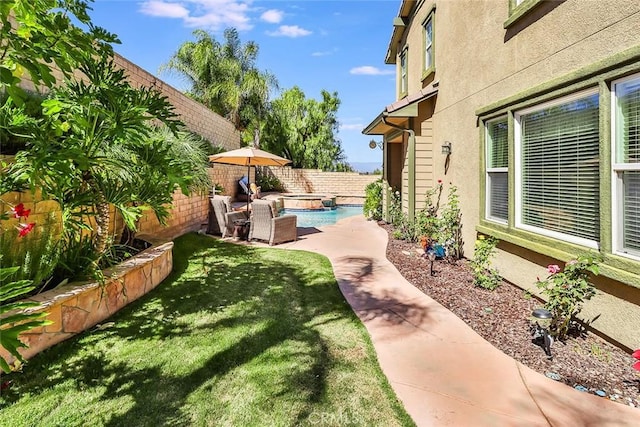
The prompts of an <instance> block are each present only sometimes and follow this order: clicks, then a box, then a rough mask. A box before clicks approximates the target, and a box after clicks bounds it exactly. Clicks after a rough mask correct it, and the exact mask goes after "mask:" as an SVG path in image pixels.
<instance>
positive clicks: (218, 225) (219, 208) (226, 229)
mask: <svg viewBox="0 0 640 427" xmlns="http://www.w3.org/2000/svg"><path fill="white" fill-rule="evenodd" d="M209 200H210V203H211V209H210V211H209V227H208V228H207V233H209V234H221V235H222V238H225V237H227V236H230V235H232V234H233V229H234V224H233V221H235V220H241V219H247V215H246V213H245V212H235V211H234V210H233V209H232V208H231V197H229V196H213V197H211V198H210V199H209ZM212 211H213V212H212Z"/></svg>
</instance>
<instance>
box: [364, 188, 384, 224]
mask: <svg viewBox="0 0 640 427" xmlns="http://www.w3.org/2000/svg"><path fill="white" fill-rule="evenodd" d="M383 188H384V181H383V180H382V178H380V179H377V180H375V181H373V182H371V183H369V184H367V186H366V187H365V188H364V194H365V196H364V206H363V207H362V212H363V213H364V216H365V217H366V218H368V219H372V220H374V221H379V220H381V219H382V189H383Z"/></svg>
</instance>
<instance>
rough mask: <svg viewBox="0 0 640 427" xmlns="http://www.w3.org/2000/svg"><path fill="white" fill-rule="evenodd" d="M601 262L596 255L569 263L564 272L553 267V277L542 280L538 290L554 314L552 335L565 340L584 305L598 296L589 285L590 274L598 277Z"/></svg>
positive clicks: (547, 307) (549, 267) (550, 275)
mask: <svg viewBox="0 0 640 427" xmlns="http://www.w3.org/2000/svg"><path fill="white" fill-rule="evenodd" d="M598 262H599V260H598V259H597V258H596V257H594V256H593V255H592V254H588V255H583V256H579V257H578V259H577V260H571V261H569V262H568V263H567V264H566V265H565V267H564V271H562V272H561V271H560V267H559V266H557V265H555V264H551V265H549V266H548V267H547V270H548V271H549V276H548V277H547V278H546V279H545V280H540V279H538V280H537V282H536V286H537V287H538V288H539V289H540V290H541V292H542V294H544V295H546V296H547V297H548V302H547V303H546V304H545V308H546V309H547V310H549V311H550V312H551V315H552V320H551V328H550V333H551V335H553V336H554V337H555V338H557V339H562V338H563V337H564V336H565V335H566V334H567V332H568V331H569V327H570V324H571V319H572V318H573V317H575V316H577V315H578V313H580V311H581V310H582V304H583V303H584V301H587V300H589V299H591V297H592V296H594V295H595V293H596V292H595V288H594V287H593V285H592V284H591V283H589V281H588V278H589V273H592V274H598V272H599V269H598Z"/></svg>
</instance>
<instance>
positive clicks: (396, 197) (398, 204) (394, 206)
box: [389, 187, 406, 227]
mask: <svg viewBox="0 0 640 427" xmlns="http://www.w3.org/2000/svg"><path fill="white" fill-rule="evenodd" d="M389 191H390V192H391V199H390V200H389V222H390V223H391V224H393V225H394V226H395V227H398V226H400V225H401V223H402V222H403V221H404V220H406V215H405V214H404V213H403V212H402V196H401V195H400V191H399V190H397V189H394V188H391V187H389Z"/></svg>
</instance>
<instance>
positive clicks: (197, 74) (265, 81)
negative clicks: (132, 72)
mask: <svg viewBox="0 0 640 427" xmlns="http://www.w3.org/2000/svg"><path fill="white" fill-rule="evenodd" d="M193 34H194V35H195V37H196V41H189V42H186V43H184V44H183V45H182V46H180V48H179V49H178V51H177V52H176V53H175V54H174V55H173V57H172V58H171V59H170V60H169V62H168V63H167V64H165V65H164V66H163V67H162V69H164V70H172V71H174V72H176V73H178V74H180V75H182V76H183V77H185V78H186V79H187V81H188V82H189V84H190V85H191V89H190V91H189V94H190V95H191V96H192V97H194V98H195V99H196V100H198V101H200V102H202V103H203V104H205V105H206V106H208V107H209V108H211V109H212V110H213V111H215V112H216V113H218V114H220V115H222V116H225V117H226V118H228V119H229V120H230V121H231V122H232V123H233V124H234V126H235V127H236V129H238V130H240V131H243V130H245V129H247V128H248V127H249V126H252V131H253V132H254V143H256V145H257V142H258V141H259V129H260V126H259V125H258V126H255V123H256V122H258V123H259V122H260V121H261V120H262V119H263V117H264V112H265V110H266V108H267V106H268V101H269V94H270V91H271V90H272V89H276V88H277V86H278V84H277V80H276V78H275V76H274V75H273V74H271V73H269V72H264V71H260V70H258V69H257V68H256V65H255V63H256V60H257V57H258V51H259V48H258V45H257V44H256V43H254V42H251V41H250V42H247V43H244V44H243V43H242V42H241V41H240V37H239V36H238V31H237V30H236V29H234V28H229V29H227V30H225V32H224V38H225V43H224V44H221V43H219V42H218V41H217V40H216V39H215V38H214V37H213V35H211V34H210V33H207V32H206V31H203V30H196V31H194V33H193Z"/></svg>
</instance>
